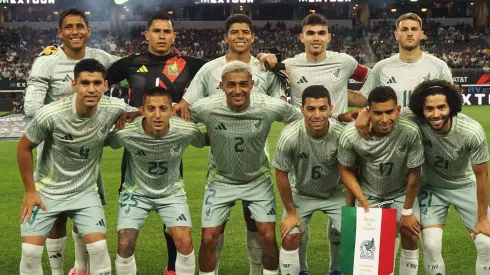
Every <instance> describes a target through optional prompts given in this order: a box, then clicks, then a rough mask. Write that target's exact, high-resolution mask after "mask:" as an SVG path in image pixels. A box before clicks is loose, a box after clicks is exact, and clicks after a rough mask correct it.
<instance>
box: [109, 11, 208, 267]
mask: <svg viewBox="0 0 490 275" xmlns="http://www.w3.org/2000/svg"><path fill="white" fill-rule="evenodd" d="M145 38H146V40H148V51H146V52H143V53H136V54H132V55H130V56H127V57H124V58H121V59H120V60H119V61H117V62H116V63H114V65H112V66H111V67H110V68H109V70H108V74H109V84H115V83H119V82H121V81H122V80H124V79H126V80H127V81H128V84H129V105H131V106H133V107H137V108H141V107H142V106H143V103H144V99H143V97H144V96H143V95H144V92H145V91H147V90H148V89H150V88H152V87H155V86H158V87H163V88H165V89H167V90H168V91H169V92H170V94H171V95H172V102H174V103H177V102H179V101H180V100H181V98H182V96H183V95H184V93H185V90H186V88H187V86H188V85H189V82H190V81H191V80H192V78H193V77H194V76H195V75H196V73H197V71H198V70H199V69H200V68H201V67H202V66H203V65H204V64H205V63H206V61H205V60H202V59H197V58H193V57H188V56H177V55H175V54H174V53H173V52H172V46H173V44H174V41H175V38H176V33H175V32H174V23H173V22H172V20H170V17H168V15H164V14H156V15H154V16H153V17H152V18H151V19H150V20H149V21H148V23H147V30H146V32H145ZM127 154H128V152H127V151H126V150H124V153H123V162H122V165H121V171H122V175H121V184H122V183H123V182H124V176H125V175H124V174H125V171H126V167H125V166H126V158H127ZM180 169H181V177H183V167H182V165H181V166H180ZM163 232H164V236H165V239H166V241H167V253H168V263H167V266H166V267H165V274H169V275H171V274H175V261H176V259H177V250H176V247H175V244H174V242H173V238H172V236H171V235H170V234H169V232H167V230H166V228H165V224H164V226H163Z"/></svg>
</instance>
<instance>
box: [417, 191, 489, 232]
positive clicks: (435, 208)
mask: <svg viewBox="0 0 490 275" xmlns="http://www.w3.org/2000/svg"><path fill="white" fill-rule="evenodd" d="M419 204H420V212H421V214H420V216H421V222H422V226H431V225H435V224H446V217H447V213H448V210H449V206H450V205H454V208H455V209H456V211H457V212H458V214H459V216H460V217H461V219H462V220H463V223H464V225H465V226H466V227H467V228H471V229H474V228H475V225H476V222H477V216H478V201H477V199H476V184H473V185H471V186H470V187H467V188H463V189H453V190H447V189H441V188H434V187H430V186H427V185H426V186H424V188H423V189H422V190H421V191H420V195H419ZM488 214H489V215H490V211H489V212H488ZM489 217H490V216H489Z"/></svg>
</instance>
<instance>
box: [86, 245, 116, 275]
mask: <svg viewBox="0 0 490 275" xmlns="http://www.w3.org/2000/svg"><path fill="white" fill-rule="evenodd" d="M87 251H88V255H89V257H90V273H91V274H95V275H98V274H111V258H110V257H109V251H108V250H107V242H106V240H100V241H96V242H93V243H89V244H87Z"/></svg>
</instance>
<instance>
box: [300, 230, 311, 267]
mask: <svg viewBox="0 0 490 275" xmlns="http://www.w3.org/2000/svg"><path fill="white" fill-rule="evenodd" d="M309 239H310V229H309V227H308V226H305V227H304V228H303V236H301V243H300V244H299V270H300V271H308V263H307V260H306V258H307V257H306V255H307V253H306V252H307V249H308V240H309Z"/></svg>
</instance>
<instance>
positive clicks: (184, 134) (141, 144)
mask: <svg viewBox="0 0 490 275" xmlns="http://www.w3.org/2000/svg"><path fill="white" fill-rule="evenodd" d="M143 121H144V118H143V117H140V118H138V119H137V120H135V121H134V122H132V123H129V124H127V125H126V127H124V129H121V130H116V131H114V132H112V133H111V134H110V135H109V138H108V139H107V141H106V144H107V145H110V146H111V147H112V148H114V149H117V148H120V147H124V148H126V150H128V153H129V154H128V155H129V156H128V158H127V159H126V167H127V170H126V174H125V180H124V184H123V189H125V190H126V191H128V192H131V193H135V194H139V195H143V196H145V197H149V198H162V197H167V196H169V195H171V194H173V193H175V192H177V191H179V190H180V189H182V188H183V182H182V178H181V176H180V162H181V160H182V155H183V154H184V151H185V149H186V148H187V146H189V145H193V146H195V147H199V148H201V147H203V146H204V143H205V141H204V135H203V134H202V133H201V132H200V131H199V128H198V127H197V125H196V124H194V123H192V122H187V121H184V120H182V119H180V118H177V117H171V118H170V121H169V129H168V133H167V134H166V135H165V136H163V137H152V136H150V135H148V134H147V133H146V132H145V130H144V128H143Z"/></svg>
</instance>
